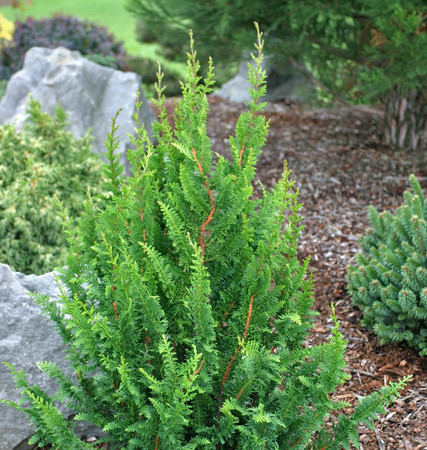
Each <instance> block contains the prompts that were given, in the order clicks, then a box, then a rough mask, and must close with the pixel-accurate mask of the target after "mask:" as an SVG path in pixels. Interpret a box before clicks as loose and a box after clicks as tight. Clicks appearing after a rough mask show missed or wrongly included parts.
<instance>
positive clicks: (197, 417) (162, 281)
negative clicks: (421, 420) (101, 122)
mask: <svg viewBox="0 0 427 450" xmlns="http://www.w3.org/2000/svg"><path fill="white" fill-rule="evenodd" d="M257 48H258V51H259V53H258V56H257V57H254V59H255V61H256V68H252V69H251V72H250V75H249V79H250V81H251V83H252V86H253V89H252V90H251V94H252V101H251V102H250V103H249V110H248V111H247V112H244V113H243V114H242V115H241V116H240V118H239V120H238V122H237V125H236V130H235V134H234V136H232V137H230V149H231V154H232V160H231V161H229V160H227V159H225V158H223V157H221V156H218V161H217V162H216V163H215V162H214V160H213V155H212V150H211V142H210V140H209V138H208V136H207V134H206V118H207V112H208V109H209V105H208V102H207V99H206V94H207V93H208V92H209V91H210V89H211V86H212V84H213V78H212V77H213V68H212V63H210V66H209V71H208V76H207V78H206V79H205V80H204V82H203V81H202V80H201V79H200V77H199V76H198V70H199V63H198V61H197V59H196V54H195V52H194V51H193V43H191V52H190V53H189V55H188V80H187V82H186V84H183V85H182V92H183V98H182V99H181V100H179V101H178V103H177V107H176V113H175V125H176V127H175V129H174V130H172V128H171V127H170V125H169V124H168V122H167V118H166V112H165V109H164V107H163V102H164V98H162V96H161V95H160V94H159V100H158V106H159V108H160V111H161V112H160V120H159V122H158V123H157V124H155V125H154V128H155V133H156V138H157V145H156V146H155V147H154V146H153V145H152V144H151V143H150V141H149V139H148V136H147V133H146V132H145V130H143V129H139V131H138V134H137V137H136V138H135V142H134V143H135V146H136V151H135V152H134V153H133V154H132V155H131V158H132V159H133V170H134V176H133V177H131V178H127V179H126V180H124V179H123V178H122V177H121V169H120V167H119V165H118V162H117V158H116V157H115V156H114V153H113V149H114V147H115V145H116V144H117V141H116V138H115V137H114V130H115V124H114V122H113V125H112V132H111V134H110V135H109V138H108V140H107V148H108V154H109V161H110V165H109V166H108V172H109V179H110V183H109V188H108V191H109V194H108V195H107V196H105V197H104V199H103V206H102V207H101V208H100V210H99V211H97V212H94V211H93V209H92V208H91V207H90V206H88V208H87V215H86V216H85V218H84V220H83V221H82V222H81V224H80V227H79V229H78V230H77V232H76V230H74V229H71V228H70V230H69V237H70V243H71V252H70V255H69V258H68V264H67V267H66V268H65V269H64V270H62V272H61V275H60V279H61V280H62V281H63V283H64V284H65V287H64V289H63V295H62V304H61V305H60V306H57V305H56V304H54V303H52V302H49V300H48V299H47V298H44V297H42V296H36V297H35V298H36V301H37V302H38V304H40V305H41V306H42V307H43V309H44V311H45V313H46V314H47V315H48V316H49V317H51V319H52V320H53V321H54V322H55V324H56V326H57V328H58V331H59V332H60V334H61V336H62V337H63V339H64V340H65V342H67V343H68V345H69V347H68V349H69V350H68V353H69V359H70V361H71V363H72V366H73V368H74V371H75V379H74V380H73V379H70V378H68V377H66V376H65V375H64V374H63V373H61V372H60V371H59V370H58V368H57V367H55V366H54V365H52V364H50V363H42V364H41V365H40V367H41V369H42V370H44V371H45V372H47V373H48V374H50V375H51V377H53V378H54V379H55V380H57V381H58V384H59V386H60V390H59V392H58V395H57V396H56V397H55V400H56V399H64V398H66V397H68V398H69V400H68V402H67V403H68V405H69V406H70V407H71V408H73V409H74V410H75V411H77V416H76V417H75V419H74V420H87V421H89V422H91V423H92V424H95V425H97V426H98V427H100V428H102V429H103V430H104V432H105V436H104V437H103V438H102V439H101V441H105V442H108V443H109V445H110V447H109V448H112V449H118V448H121V449H129V450H130V449H156V450H160V449H163V450H172V449H202V448H206V449H237V448H238V449H258V448H269V449H291V448H294V449H320V448H328V449H339V448H341V447H344V448H349V445H350V440H353V441H354V442H357V426H358V424H359V422H360V421H363V422H366V423H369V424H370V425H371V421H372V419H374V418H375V413H376V412H379V411H383V406H384V405H387V404H388V403H389V402H390V400H391V398H392V397H393V396H394V395H396V394H397V393H398V390H399V389H401V388H402V387H403V385H404V384H405V382H406V380H403V381H402V382H399V383H398V384H395V385H390V386H387V387H384V388H383V389H382V391H381V392H378V393H376V394H375V395H373V396H371V397H367V398H365V399H364V400H363V401H362V402H361V403H360V404H359V406H357V407H356V409H355V411H354V413H353V415H344V414H341V415H339V416H338V419H337V420H336V421H335V422H334V424H333V425H332V426H330V425H329V426H327V425H326V419H327V418H328V417H329V414H330V413H331V412H332V411H334V410H339V409H341V408H343V407H344V406H348V405H346V404H344V403H342V402H335V401H333V400H331V398H330V394H331V393H332V392H334V390H335V388H336V387H337V385H339V384H340V383H343V382H344V381H345V380H346V378H347V375H346V374H345V372H344V370H343V369H344V368H345V362H344V351H345V341H344V340H343V338H342V336H341V334H340V333H339V331H338V329H337V325H338V324H337V322H335V323H336V327H335V328H334V329H333V330H332V336H331V339H330V342H328V343H325V344H323V345H319V346H316V347H307V346H305V345H304V340H305V338H306V337H307V333H308V331H309V329H310V327H311V326H312V324H313V320H312V319H313V315H314V312H313V311H312V310H311V307H312V304H313V295H312V280H311V277H310V276H307V267H308V263H309V261H308V260H305V261H303V262H302V263H301V262H299V260H298V258H297V246H298V236H299V234H300V232H301V229H302V226H301V216H300V215H299V210H300V208H301V204H299V203H298V191H295V190H294V188H293V184H294V183H293V181H291V180H290V178H289V171H288V170H287V167H286V165H285V169H284V172H283V176H282V178H281V179H280V181H279V182H278V183H277V184H276V186H275V187H274V188H273V189H272V190H270V191H267V190H264V192H263V196H262V198H261V199H255V198H254V197H253V186H252V181H253V180H254V176H255V164H256V162H257V158H258V156H259V154H260V152H261V147H262V145H263V144H264V142H265V136H266V133H267V128H268V124H267V123H266V121H265V119H264V117H263V116H262V115H261V114H260V112H261V111H262V109H263V107H264V105H263V104H260V103H258V100H259V98H260V97H261V96H262V95H263V93H264V91H265V86H264V79H265V74H264V72H263V71H262V70H261V66H260V63H261V60H262V54H261V49H262V42H261V36H260V35H259V42H258V44H257ZM161 77H162V75H161V74H160V70H159V85H158V90H159V92H161V87H160V80H161ZM11 368H12V370H13V371H14V374H15V376H16V378H17V382H18V386H20V387H21V388H22V392H23V399H24V401H25V403H24V404H23V405H21V406H18V405H13V404H12V406H15V407H18V408H22V409H23V410H24V411H25V412H26V413H27V414H28V415H29V417H30V418H31V419H32V420H33V421H34V423H35V424H36V425H37V427H38V428H37V434H36V436H35V438H34V439H33V441H34V442H39V443H43V444H46V443H51V444H53V446H54V448H61V449H68V448H77V447H73V445H76V441H75V440H74V441H73V440H72V439H75V438H71V437H69V428H68V426H67V424H66V423H65V422H64V421H63V420H62V418H61V416H60V414H59V412H58V410H57V409H56V408H55V405H54V403H53V399H49V398H48V397H47V396H46V394H44V393H41V392H40V390H38V389H37V388H35V387H32V386H29V385H28V384H27V383H26V381H25V377H24V375H23V374H22V373H20V372H19V371H16V370H15V369H14V368H13V367H11ZM48 419H49V422H48ZM61 433H64V436H67V437H66V438H61ZM65 433H67V434H65ZM81 448H91V447H90V446H88V444H85V445H83V444H82V446H81Z"/></svg>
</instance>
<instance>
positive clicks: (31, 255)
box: [0, 100, 102, 274]
mask: <svg viewBox="0 0 427 450" xmlns="http://www.w3.org/2000/svg"><path fill="white" fill-rule="evenodd" d="M27 113H28V115H29V118H28V121H27V123H26V124H25V125H24V130H23V131H22V132H18V131H17V130H16V128H15V127H14V126H13V125H3V126H2V127H0V262H1V263H5V264H8V265H9V266H11V267H12V269H14V270H16V271H20V272H23V273H35V274H43V273H46V272H50V271H51V270H53V268H54V267H55V266H58V265H62V264H64V263H65V258H66V254H67V239H66V236H65V235H64V232H63V227H62V221H63V219H62V218H61V216H60V210H59V208H58V205H57V202H58V199H59V201H61V202H62V203H63V207H64V208H66V209H67V210H68V212H69V214H70V215H71V216H72V217H77V216H79V215H80V214H81V213H82V212H83V203H84V201H85V199H86V196H87V190H88V187H89V186H90V187H92V190H93V192H95V193H96V192H100V189H101V181H102V164H101V159H100V158H99V157H97V156H96V155H95V154H94V153H93V152H92V151H91V138H90V137H89V135H88V136H85V137H84V138H82V139H76V138H75V137H74V136H73V135H72V134H71V133H70V132H68V131H67V129H66V126H67V120H66V119H67V118H66V115H65V113H64V111H62V110H60V109H58V110H57V112H56V114H55V116H54V117H51V116H49V115H48V114H46V113H42V112H41V108H40V104H39V103H38V102H37V101H35V100H30V101H29V103H28V107H27Z"/></svg>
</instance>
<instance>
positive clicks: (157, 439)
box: [154, 436, 159, 450]
mask: <svg viewBox="0 0 427 450" xmlns="http://www.w3.org/2000/svg"><path fill="white" fill-rule="evenodd" d="M158 445H159V436H156V445H155V446H154V450H157V447H158Z"/></svg>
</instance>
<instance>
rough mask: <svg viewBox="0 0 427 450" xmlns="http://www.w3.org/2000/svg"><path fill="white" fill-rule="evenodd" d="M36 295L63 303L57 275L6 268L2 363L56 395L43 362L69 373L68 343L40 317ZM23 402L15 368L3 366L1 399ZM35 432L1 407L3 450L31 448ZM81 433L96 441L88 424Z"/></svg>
mask: <svg viewBox="0 0 427 450" xmlns="http://www.w3.org/2000/svg"><path fill="white" fill-rule="evenodd" d="M30 292H39V293H41V294H46V295H49V296H50V297H51V299H52V300H53V301H55V300H56V299H58V297H59V289H58V287H57V284H56V282H55V278H54V274H53V273H47V274H45V275H41V276H36V275H23V274H22V273H17V272H13V271H12V270H11V269H10V267H9V266H7V265H6V264H0V324H1V325H0V361H5V362H9V363H12V364H13V365H14V366H15V368H16V369H17V370H20V369H23V371H24V372H25V373H27V374H28V376H27V380H28V383H29V384H30V385H33V384H37V385H39V386H40V387H42V388H43V389H45V390H46V391H47V392H48V393H49V394H52V393H53V392H55V391H56V385H55V383H53V382H52V381H51V380H50V378H49V377H48V376H46V375H45V374H43V373H42V372H41V371H40V369H38V367H37V365H36V364H37V362H39V361H52V362H55V363H57V364H58V366H59V367H61V368H62V369H63V370H65V371H66V372H68V373H70V369H69V367H68V363H67V362H66V360H65V352H64V344H63V342H62V339H61V338H60V337H59V336H58V334H57V333H56V331H55V330H54V328H53V326H52V324H51V322H50V321H49V320H48V319H47V318H45V317H43V316H42V315H41V314H40V309H39V308H38V307H37V306H36V305H35V303H34V301H33V299H32V298H31V297H30V296H29V295H28V294H29V293H30ZM19 398H20V392H19V390H18V389H17V388H16V387H15V383H14V379H13V378H12V376H11V375H10V371H9V369H8V368H7V367H6V366H5V365H3V364H0V399H2V400H13V401H16V400H18V399H19ZM63 411H64V410H63ZM64 412H65V413H66V414H67V415H68V413H71V412H67V411H64ZM33 432H34V429H33V427H32V426H31V425H30V424H29V422H28V419H27V418H26V416H25V415H24V414H23V413H21V412H19V411H16V410H15V409H13V408H12V407H10V406H7V405H4V404H0V450H12V449H15V448H17V449H18V448H19V449H26V448H28V447H27V446H26V444H25V442H26V441H27V438H28V437H30V436H31V435H32V434H33ZM79 433H80V434H81V435H83V434H84V435H90V436H93V435H94V433H95V431H94V430H93V429H91V428H90V427H86V428H85V427H84V425H83V427H81V428H80V430H79Z"/></svg>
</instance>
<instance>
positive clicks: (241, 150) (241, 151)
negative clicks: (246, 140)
mask: <svg viewBox="0 0 427 450" xmlns="http://www.w3.org/2000/svg"><path fill="white" fill-rule="evenodd" d="M251 121H252V120H251ZM244 151H245V144H243V145H242V147H241V149H240V155H239V166H241V165H242V158H243V152H244Z"/></svg>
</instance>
